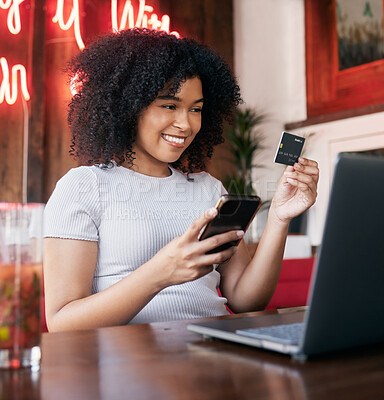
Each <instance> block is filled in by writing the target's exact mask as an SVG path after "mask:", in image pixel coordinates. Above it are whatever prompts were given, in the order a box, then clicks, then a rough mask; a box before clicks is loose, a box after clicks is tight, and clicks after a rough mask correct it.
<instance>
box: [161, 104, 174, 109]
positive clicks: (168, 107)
mask: <svg viewBox="0 0 384 400" xmlns="http://www.w3.org/2000/svg"><path fill="white" fill-rule="evenodd" d="M161 107H162V108H166V109H167V110H176V106H175V105H174V104H163V105H162V106H161Z"/></svg>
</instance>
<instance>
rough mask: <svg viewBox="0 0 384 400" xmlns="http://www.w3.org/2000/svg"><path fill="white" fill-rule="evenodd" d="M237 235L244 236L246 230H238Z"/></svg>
mask: <svg viewBox="0 0 384 400" xmlns="http://www.w3.org/2000/svg"><path fill="white" fill-rule="evenodd" d="M236 235H237V237H243V236H244V231H237V232H236Z"/></svg>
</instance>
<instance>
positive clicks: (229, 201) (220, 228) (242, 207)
mask: <svg viewBox="0 0 384 400" xmlns="http://www.w3.org/2000/svg"><path fill="white" fill-rule="evenodd" d="M260 206H261V199H260V197H258V196H252V195H232V194H225V195H223V196H221V197H220V198H219V200H218V202H217V204H216V206H215V207H216V208H217V210H218V213H217V215H216V217H215V218H214V219H213V220H212V221H210V222H209V223H208V224H207V225H206V226H205V227H204V228H203V231H202V233H201V235H200V237H199V240H203V239H207V238H209V237H211V236H214V235H217V234H219V233H224V232H228V231H234V230H242V231H244V232H245V231H246V230H247V229H248V227H249V224H250V223H251V222H252V220H253V218H254V217H255V215H256V213H257V211H259V208H260ZM240 240H241V239H239V240H236V241H231V242H228V243H224V244H223V245H221V246H218V247H216V248H215V249H212V250H210V251H208V252H207V254H212V253H217V252H220V251H223V250H226V249H228V248H229V247H232V246H237V245H238V244H239V242H240Z"/></svg>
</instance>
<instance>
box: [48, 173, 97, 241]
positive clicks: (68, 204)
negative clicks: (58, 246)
mask: <svg viewBox="0 0 384 400" xmlns="http://www.w3.org/2000/svg"><path fill="white" fill-rule="evenodd" d="M99 198H100V196H99V188H98V182H97V177H96V175H95V173H94V172H93V171H92V170H91V167H78V168H73V169H71V170H70V171H69V172H68V173H67V174H66V175H64V176H63V177H62V178H61V179H60V180H59V181H58V182H57V184H56V187H55V190H54V191H53V193H52V195H51V197H50V199H49V200H48V203H47V205H46V207H45V210H44V237H55V238H63V239H80V240H90V241H98V226H99V224H100V201H99Z"/></svg>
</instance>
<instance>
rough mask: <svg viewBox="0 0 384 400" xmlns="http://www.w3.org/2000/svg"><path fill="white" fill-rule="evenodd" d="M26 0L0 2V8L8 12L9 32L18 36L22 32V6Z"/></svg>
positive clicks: (4, 0)
mask: <svg viewBox="0 0 384 400" xmlns="http://www.w3.org/2000/svg"><path fill="white" fill-rule="evenodd" d="M23 1H24V0H0V8H2V9H3V10H6V9H7V8H9V10H8V18H7V25H8V29H9V32H11V33H12V34H13V35H17V34H18V33H20V31H21V20H20V7H19V6H20V4H21V3H22V2H23Z"/></svg>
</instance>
